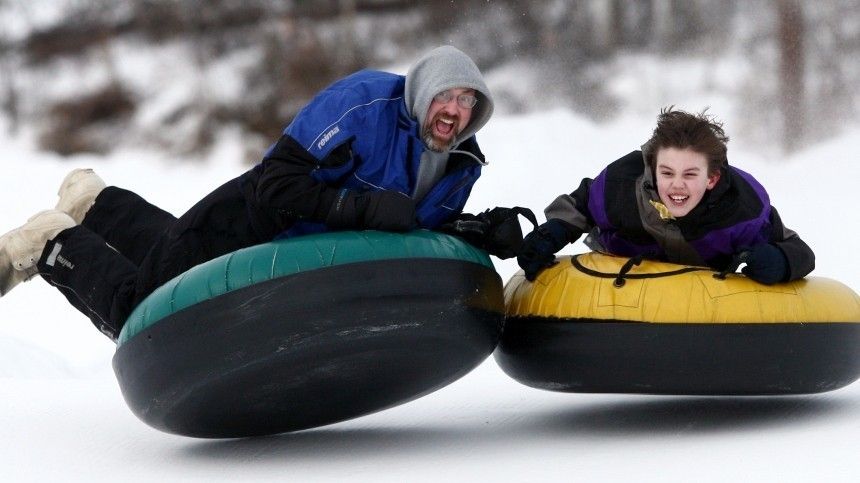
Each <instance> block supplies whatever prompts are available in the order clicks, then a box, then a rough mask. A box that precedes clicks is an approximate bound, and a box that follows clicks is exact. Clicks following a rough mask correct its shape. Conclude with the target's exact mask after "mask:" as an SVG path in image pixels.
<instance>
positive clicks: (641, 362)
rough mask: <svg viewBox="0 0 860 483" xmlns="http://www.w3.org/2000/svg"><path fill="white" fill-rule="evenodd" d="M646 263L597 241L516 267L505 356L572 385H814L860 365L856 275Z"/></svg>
mask: <svg viewBox="0 0 860 483" xmlns="http://www.w3.org/2000/svg"><path fill="white" fill-rule="evenodd" d="M635 263H636V260H631V259H628V258H622V257H613V256H608V255H602V254H598V253H588V254H584V255H578V256H574V257H561V258H560V259H559V263H558V264H557V265H555V266H553V267H551V268H549V269H547V270H545V271H544V272H542V273H541V274H540V275H539V276H538V278H537V279H536V280H535V281H534V282H533V283H532V282H528V281H527V280H525V277H524V276H523V274H522V272H519V273H518V274H515V275H514V276H513V277H512V279H511V280H510V281H509V282H508V284H507V285H506V287H505V303H506V321H505V330H504V333H503V334H502V340H501V342H500V343H499V347H498V348H497V349H496V351H495V355H494V357H495V359H496V361H497V362H498V364H499V365H500V366H501V367H502V369H503V370H504V371H505V372H506V373H507V374H508V375H510V376H511V377H513V378H514V379H516V380H517V381H519V382H521V383H523V384H526V385H528V386H532V387H536V388H541V389H548V390H553V391H562V392H608V393H644V394H691V395H766V394H808V393H818V392H825V391H830V390H833V389H838V388H840V387H843V386H846V385H848V384H850V383H852V382H854V381H855V380H857V378H858V376H860V297H858V296H857V294H856V293H855V292H854V291H853V290H851V289H850V288H849V287H847V286H845V285H843V284H841V283H839V282H837V281H834V280H830V279H826V278H820V277H809V278H806V279H804V280H799V281H795V282H789V283H783V284H777V285H772V286H765V285H761V284H758V283H756V282H753V281H752V280H749V279H747V278H746V277H744V276H743V275H740V274H728V276H726V277H724V278H723V279H721V278H720V277H719V274H716V273H715V272H713V271H710V270H709V269H706V268H701V267H688V266H680V265H673V264H670V263H661V262H655V261H643V262H641V264H639V265H638V266H636V265H635ZM715 275H717V276H715Z"/></svg>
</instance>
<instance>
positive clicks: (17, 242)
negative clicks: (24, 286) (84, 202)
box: [0, 210, 77, 280]
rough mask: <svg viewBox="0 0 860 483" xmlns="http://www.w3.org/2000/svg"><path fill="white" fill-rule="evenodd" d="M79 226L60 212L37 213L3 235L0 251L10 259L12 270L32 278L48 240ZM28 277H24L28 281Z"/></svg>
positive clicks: (46, 211)
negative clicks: (25, 273)
mask: <svg viewBox="0 0 860 483" xmlns="http://www.w3.org/2000/svg"><path fill="white" fill-rule="evenodd" d="M75 225H77V223H75V220H73V219H72V218H71V217H70V216H69V215H67V214H66V213H63V212H62V211H58V210H45V211H40V212H39V213H36V214H35V215H33V217H31V218H30V219H29V220H27V223H24V225H23V226H21V227H20V228H16V229H14V230H12V231H10V232H9V233H7V234H5V235H3V237H2V238H0V240H2V241H3V244H2V246H0V251H2V252H3V253H4V256H5V257H8V260H9V262H11V265H12V269H14V270H17V271H21V272H27V273H28V274H29V276H32V275H33V273H31V272H32V269H34V268H35V266H36V262H37V261H39V257H41V256H42V250H43V249H44V248H45V244H46V243H47V242H48V240H50V239H52V238H54V237H56V236H57V233H59V232H61V231H63V230H65V229H66V228H71V227H73V226H75ZM27 278H28V277H24V280H26V279H27Z"/></svg>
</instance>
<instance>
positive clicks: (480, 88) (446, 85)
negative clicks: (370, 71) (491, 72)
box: [406, 45, 493, 143]
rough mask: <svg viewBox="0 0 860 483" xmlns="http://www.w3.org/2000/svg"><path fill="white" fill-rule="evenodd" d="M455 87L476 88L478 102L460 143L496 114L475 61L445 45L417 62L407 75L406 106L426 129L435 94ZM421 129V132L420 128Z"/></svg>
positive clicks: (459, 136) (421, 126)
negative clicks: (425, 120)
mask: <svg viewBox="0 0 860 483" xmlns="http://www.w3.org/2000/svg"><path fill="white" fill-rule="evenodd" d="M456 87H462V88H468V89H475V91H476V92H477V97H478V103H477V104H475V107H474V108H472V117H471V119H470V120H469V124H468V125H466V127H465V128H464V129H463V132H461V133H460V134H458V135H457V142H458V143H459V142H462V141H464V140H466V139H469V138H470V137H472V136H473V135H474V134H475V133H476V132H478V130H479V129H481V128H482V127H484V124H486V123H487V121H489V120H490V116H491V115H492V114H493V98H492V96H490V89H488V88H487V84H485V83H484V78H483V76H482V75H481V71H480V70H478V66H477V65H475V62H473V61H472V59H471V58H469V56H468V55H466V54H464V53H463V52H461V51H460V50H458V49H456V48H454V47H451V46H450V45H446V46H443V47H437V48H435V49H433V50H431V51H430V52H428V53H426V54H425V55H424V56H423V57H421V58H420V59H418V60H417V61H416V62H415V63H414V64H412V67H410V68H409V72H407V74H406V107H407V109H409V113H410V114H411V115H412V117H414V118H416V119H418V125H419V126H420V128H423V127H424V118H425V117H426V116H427V109H428V108H429V107H430V102H431V101H432V100H433V96H435V95H436V94H438V93H440V92H442V91H446V90H448V89H453V88H456ZM420 128H419V129H420Z"/></svg>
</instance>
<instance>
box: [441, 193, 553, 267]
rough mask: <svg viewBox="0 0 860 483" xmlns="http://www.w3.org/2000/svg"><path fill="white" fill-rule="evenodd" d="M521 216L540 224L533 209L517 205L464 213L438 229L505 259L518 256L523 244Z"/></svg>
mask: <svg viewBox="0 0 860 483" xmlns="http://www.w3.org/2000/svg"><path fill="white" fill-rule="evenodd" d="M518 215H523V216H524V217H525V218H526V219H527V220H529V221H531V222H532V224H534V225H537V220H536V219H535V215H534V213H532V211H531V210H529V209H528V208H523V207H520V206H515V207H513V208H502V207H496V208H493V209H491V210H486V211H484V212H483V213H479V214H477V215H472V214H469V213H461V214H460V215H458V216H457V218H455V219H454V220H452V221H449V222H448V223H443V224H442V225H440V226H439V227H438V228H437V230H438V231H441V232H443V233H448V234H450V235H456V236H459V237H461V238H463V239H465V240H466V241H467V242H469V244H471V245H474V246H476V247H478V248H480V249H482V250H485V251H486V252H488V253H489V254H491V255H495V256H496V257H498V258H500V259H502V260H505V259H507V258H511V257H513V256H515V255H516V254H517V252H518V251H519V249H520V246H521V245H522V243H523V231H522V229H521V228H520V222H519V219H518V218H517V216H518Z"/></svg>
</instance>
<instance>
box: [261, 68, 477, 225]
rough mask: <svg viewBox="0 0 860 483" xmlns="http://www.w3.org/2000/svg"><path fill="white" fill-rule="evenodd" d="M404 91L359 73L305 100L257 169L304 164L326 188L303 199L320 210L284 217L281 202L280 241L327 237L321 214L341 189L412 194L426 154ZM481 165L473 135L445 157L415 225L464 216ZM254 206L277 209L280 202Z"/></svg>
mask: <svg viewBox="0 0 860 483" xmlns="http://www.w3.org/2000/svg"><path fill="white" fill-rule="evenodd" d="M404 86H405V77H404V76H400V75H396V74H391V73H387V72H380V71H371V70H363V71H360V72H357V73H355V74H352V75H350V76H348V77H346V78H344V79H341V80H340V81H337V82H335V83H334V84H332V85H331V86H329V87H328V88H326V89H325V90H323V91H321V92H320V93H319V94H318V95H317V96H316V97H315V98H314V99H313V100H311V102H310V103H309V104H308V105H307V106H305V107H304V108H303V109H302V110H301V111H300V112H299V113H298V115H297V116H296V118H295V119H294V120H293V122H292V123H290V125H289V126H287V127H286V129H284V133H283V137H282V138H281V140H280V141H279V142H278V143H276V144H275V145H273V146H272V147H271V148H269V150H268V152H267V153H266V157H265V158H264V160H263V163H261V165H260V166H259V168H260V170H264V169H265V164H266V161H268V160H272V159H281V160H283V159H287V158H289V159H291V160H292V161H295V160H296V159H299V158H303V160H304V163H305V164H307V165H309V166H308V167H309V171H308V173H307V174H308V175H309V176H310V177H311V178H312V179H313V180H315V181H316V182H318V183H319V184H320V185H322V186H324V187H327V188H329V189H328V190H327V189H325V188H320V189H318V190H317V191H314V192H312V193H311V194H309V195H308V196H314V195H318V198H319V200H316V201H319V203H318V205H315V206H313V207H311V208H309V209H305V210H303V209H302V208H301V207H299V208H298V209H297V210H293V212H290V209H289V206H287V205H289V204H290V203H282V204H283V205H284V207H285V208H286V210H285V211H284V213H282V215H286V216H289V215H293V218H295V220H294V223H293V224H292V226H291V227H290V228H289V231H288V232H287V233H286V234H285V235H286V236H295V235H299V234H306V233H312V232H319V231H325V229H326V228H325V225H324V224H323V223H322V220H324V219H325V216H324V213H325V212H327V210H328V209H329V207H330V206H331V202H332V199H333V198H332V196H333V195H332V193H333V192H334V191H336V190H337V189H340V188H348V189H351V190H356V191H359V192H362V191H376V190H393V191H399V192H400V193H403V194H405V195H407V196H411V195H412V193H413V191H414V190H415V187H416V180H417V177H418V167H419V162H420V160H421V154H422V153H423V152H424V150H425V149H427V148H426V147H425V145H424V143H423V141H422V140H421V137H420V126H419V125H418V122H417V121H416V120H415V119H413V118H411V117H410V116H409V114H408V111H407V108H406V103H405V101H404ZM483 159H484V158H483V155H482V154H481V152H480V150H479V148H478V145H477V142H476V141H475V138H474V136H472V137H471V138H469V139H467V140H465V141H464V142H463V143H461V144H460V146H459V147H458V149H456V150H452V151H451V153H450V157H449V160H448V168H447V171H446V173H445V175H444V176H443V177H442V179H440V180H439V181H438V182H437V183H436V185H435V186H433V187H432V188H431V189H430V191H429V192H428V193H427V194H426V195H425V197H424V198H423V199H421V200H419V201H418V203H417V204H416V212H417V217H418V222H419V226H420V227H422V228H431V229H432V228H435V227H437V226H439V225H440V224H441V223H443V222H445V221H447V220H449V219H451V218H453V217H454V216H456V215H458V214H459V213H461V212H462V210H463V207H464V206H465V204H466V200H467V199H468V197H469V194H470V192H471V190H472V186H473V185H474V184H475V181H477V179H478V177H479V176H480V175H481V165H482V163H483ZM311 164H312V166H310V165H311ZM258 171H259V170H258ZM260 174H261V176H265V175H264V174H263V173H260ZM288 188H289V187H284V189H288ZM266 191H268V192H273V191H275V190H273V189H271V188H270V189H268V190H266ZM262 198H265V195H264V196H263V197H262ZM260 201H261V203H262V204H264V205H268V206H277V205H278V204H279V202H278V200H266V199H261V200H260ZM308 201H309V200H303V201H302V202H298V203H293V205H295V206H300V205H302V203H306V202H308ZM302 211H305V212H304V213H302Z"/></svg>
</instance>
